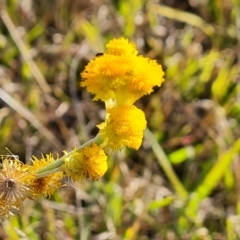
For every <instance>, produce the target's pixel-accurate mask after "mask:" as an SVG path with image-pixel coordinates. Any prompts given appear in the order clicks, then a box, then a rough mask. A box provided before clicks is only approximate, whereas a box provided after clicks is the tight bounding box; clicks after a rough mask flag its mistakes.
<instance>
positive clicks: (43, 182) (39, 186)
mask: <svg viewBox="0 0 240 240" xmlns="http://www.w3.org/2000/svg"><path fill="white" fill-rule="evenodd" d="M54 161H55V160H54V158H53V156H52V155H51V154H48V155H46V157H42V158H41V159H40V160H39V159H37V158H36V157H33V160H32V168H31V170H32V171H35V172H36V171H37V170H39V169H40V168H43V167H45V166H48V165H49V164H50V163H52V162H54ZM62 178H63V172H62V171H59V172H55V173H52V174H49V175H47V176H46V177H42V178H38V179H35V181H34V182H33V184H32V192H33V197H38V196H45V197H47V196H51V195H52V194H53V193H54V192H55V191H56V190H57V189H58V188H59V187H60V186H61V184H62V183H61V180H62Z"/></svg>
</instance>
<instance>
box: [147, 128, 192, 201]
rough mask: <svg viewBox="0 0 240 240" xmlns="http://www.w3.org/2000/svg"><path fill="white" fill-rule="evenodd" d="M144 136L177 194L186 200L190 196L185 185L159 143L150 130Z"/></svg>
mask: <svg viewBox="0 0 240 240" xmlns="http://www.w3.org/2000/svg"><path fill="white" fill-rule="evenodd" d="M144 136H145V138H146V139H147V140H148V141H149V142H150V143H151V148H152V150H153V152H154V153H155V156H156V157H157V159H158V163H159V164H160V166H161V167H162V168H163V170H164V172H165V174H166V175H167V177H168V179H169V181H170V182H171V183H172V185H173V187H174V188H175V190H176V192H177V193H178V195H179V196H180V197H181V198H182V199H186V198H187V196H188V192H187V190H186V189H185V188H184V186H183V184H182V183H181V181H180V180H179V178H178V177H177V175H176V173H175V172H174V170H173V168H172V165H171V164H170V161H169V160H168V158H167V156H166V154H165V153H164V151H163V149H162V148H161V146H160V144H159V143H158V142H157V140H156V138H155V137H154V135H153V134H152V133H151V131H150V130H149V129H148V128H147V129H146V130H145V133H144Z"/></svg>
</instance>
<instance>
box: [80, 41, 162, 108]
mask: <svg viewBox="0 0 240 240" xmlns="http://www.w3.org/2000/svg"><path fill="white" fill-rule="evenodd" d="M163 75H164V73H163V71H162V67H161V66H160V65H158V64H157V62H156V61H155V60H150V59H148V58H144V57H143V56H137V52H136V49H135V47H134V46H133V45H132V44H130V43H128V40H125V39H123V38H120V39H114V40H112V41H110V42H109V43H108V45H107V50H106V53H105V54H103V55H102V56H99V57H97V58H95V59H94V60H92V61H90V62H89V64H88V65H87V66H86V67H85V69H84V71H83V72H82V74H81V76H82V78H83V82H82V83H81V86H83V87H86V88H87V91H88V92H90V93H92V94H94V95H95V97H94V100H98V99H100V100H102V101H108V100H109V99H113V100H114V101H116V104H117V105H126V104H127V105H131V104H133V103H134V102H135V101H136V100H138V99H139V98H140V97H142V96H143V95H145V94H149V93H150V92H152V91H153V87H154V86H160V85H161V83H162V82H163V81H164V79H163Z"/></svg>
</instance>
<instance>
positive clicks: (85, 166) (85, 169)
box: [62, 143, 107, 181]
mask: <svg viewBox="0 0 240 240" xmlns="http://www.w3.org/2000/svg"><path fill="white" fill-rule="evenodd" d="M62 169H63V171H64V172H65V173H66V175H68V176H70V177H71V178H72V179H73V180H74V181H77V180H83V179H86V178H89V177H90V178H92V179H93V180H98V179H99V178H100V177H102V176H103V175H104V173H105V172H106V171H107V156H106V154H105V152H104V150H103V149H102V148H100V147H99V146H98V145H97V144H95V143H91V144H90V145H89V146H86V147H84V148H82V149H81V150H76V149H75V150H74V151H73V152H72V153H66V157H65V158H64V159H63V165H62Z"/></svg>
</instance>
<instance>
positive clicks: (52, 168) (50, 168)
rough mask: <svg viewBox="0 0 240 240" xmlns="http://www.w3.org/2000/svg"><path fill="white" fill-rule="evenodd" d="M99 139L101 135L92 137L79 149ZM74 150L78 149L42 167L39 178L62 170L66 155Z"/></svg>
mask: <svg viewBox="0 0 240 240" xmlns="http://www.w3.org/2000/svg"><path fill="white" fill-rule="evenodd" d="M98 139H99V135H97V136H96V137H95V138H92V139H90V140H89V141H87V142H85V143H84V144H83V145H81V146H80V147H78V148H77V151H79V150H81V149H83V148H84V147H86V146H88V145H90V144H91V143H93V142H97V141H98ZM73 151H76V150H72V151H71V152H69V153H67V154H65V155H63V156H62V157H60V158H58V159H57V160H56V161H54V162H52V163H50V164H49V165H47V166H45V167H42V168H40V169H39V170H38V171H37V178H42V177H45V176H47V175H49V174H52V173H55V172H58V171H60V170H61V165H62V163H63V159H64V158H66V157H69V156H70V155H71V154H72V153H73Z"/></svg>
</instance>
